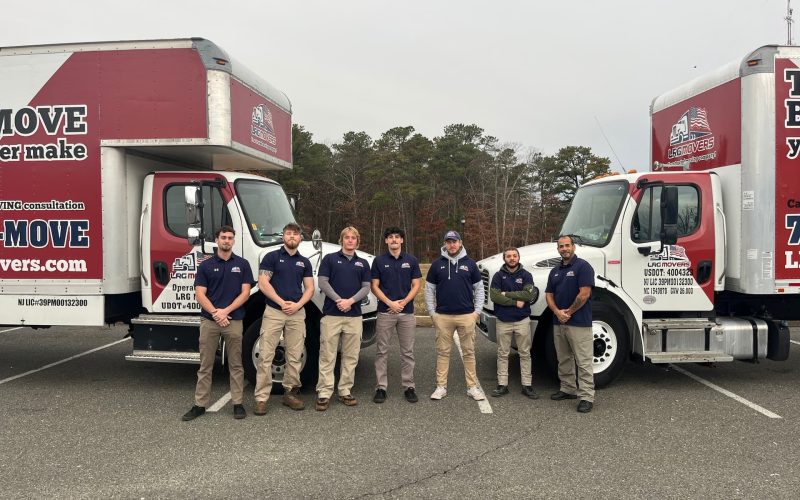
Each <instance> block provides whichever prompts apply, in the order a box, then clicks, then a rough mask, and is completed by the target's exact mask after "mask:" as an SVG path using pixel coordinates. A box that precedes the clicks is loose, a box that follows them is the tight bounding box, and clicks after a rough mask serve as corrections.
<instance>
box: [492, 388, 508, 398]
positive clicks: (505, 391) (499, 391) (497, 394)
mask: <svg viewBox="0 0 800 500" xmlns="http://www.w3.org/2000/svg"><path fill="white" fill-rule="evenodd" d="M506 394H508V386H507V385H498V386H497V387H495V388H494V389H493V390H492V397H495V398H497V397H500V396H504V395H506Z"/></svg>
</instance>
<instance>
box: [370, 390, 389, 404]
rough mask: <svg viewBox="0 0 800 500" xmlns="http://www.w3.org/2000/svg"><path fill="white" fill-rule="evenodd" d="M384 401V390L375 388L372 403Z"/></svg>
mask: <svg viewBox="0 0 800 500" xmlns="http://www.w3.org/2000/svg"><path fill="white" fill-rule="evenodd" d="M384 401H386V391H385V390H383V389H376V390H375V397H373V398H372V402H373V403H379V404H380V403H383V402H384Z"/></svg>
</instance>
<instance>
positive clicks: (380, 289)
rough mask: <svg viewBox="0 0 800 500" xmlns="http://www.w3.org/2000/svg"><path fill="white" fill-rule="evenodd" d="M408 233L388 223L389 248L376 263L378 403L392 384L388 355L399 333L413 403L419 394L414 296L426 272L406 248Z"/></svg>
mask: <svg viewBox="0 0 800 500" xmlns="http://www.w3.org/2000/svg"><path fill="white" fill-rule="evenodd" d="M405 236H406V233H405V231H403V230H402V229H400V228H399V227H387V228H386V230H385V231H384V232H383V241H384V242H385V243H386V247H387V248H388V251H387V252H386V253H385V254H383V255H379V256H377V257H375V261H374V262H373V263H372V293H373V294H374V295H375V297H377V298H378V319H377V321H376V323H375V332H376V334H375V335H376V347H377V349H376V352H375V378H376V385H377V387H376V389H375V397H373V398H372V400H373V401H374V402H376V403H383V402H384V401H386V388H387V386H388V385H389V382H388V376H387V374H386V364H387V357H386V355H387V354H388V352H389V340H390V339H391V337H392V335H393V334H396V335H397V341H398V343H399V344H400V367H401V368H400V370H401V371H400V374H401V375H400V376H401V382H402V384H403V387H404V388H405V390H404V393H403V394H404V395H405V398H406V401H408V402H409V403H416V402H417V401H418V400H419V398H418V397H417V393H416V391H415V385H414V332H415V330H416V328H417V320H416V318H415V317H414V297H415V296H416V295H417V292H419V289H420V288H421V286H422V272H421V271H420V269H419V263H418V262H417V259H416V257H414V256H413V255H411V254H408V253H405V252H403V240H404V239H405Z"/></svg>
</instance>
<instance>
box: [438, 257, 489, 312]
mask: <svg viewBox="0 0 800 500" xmlns="http://www.w3.org/2000/svg"><path fill="white" fill-rule="evenodd" d="M425 279H426V281H427V282H428V283H433V284H434V285H436V313H437V314H467V313H471V312H475V302H474V298H475V294H474V292H473V290H472V285H474V284H475V283H480V281H481V273H480V271H478V265H477V264H476V263H475V261H474V260H472V259H470V258H469V257H464V258H462V259H459V260H458V262H457V263H455V264H453V263H452V262H451V261H450V259H447V258H445V257H439V258H438V259H436V260H435V261H433V263H432V264H431V267H430V269H428V276H427V277H426V278H425Z"/></svg>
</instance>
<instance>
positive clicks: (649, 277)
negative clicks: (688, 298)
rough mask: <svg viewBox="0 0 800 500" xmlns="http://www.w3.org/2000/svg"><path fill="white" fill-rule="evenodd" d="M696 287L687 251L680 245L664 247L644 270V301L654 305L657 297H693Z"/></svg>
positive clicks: (650, 259)
mask: <svg viewBox="0 0 800 500" xmlns="http://www.w3.org/2000/svg"><path fill="white" fill-rule="evenodd" d="M696 287H698V285H697V283H696V282H695V280H694V277H693V276H692V263H691V261H690V260H689V259H688V258H687V257H686V250H685V249H684V248H683V247H682V246H680V245H664V248H663V249H662V250H661V252H660V253H657V254H654V255H651V256H650V258H649V260H648V262H647V266H646V267H645V269H644V280H643V289H642V293H643V295H644V297H643V299H642V300H643V301H644V303H645V304H653V303H655V302H656V300H657V297H656V296H657V295H692V294H694V292H695V288H696Z"/></svg>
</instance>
